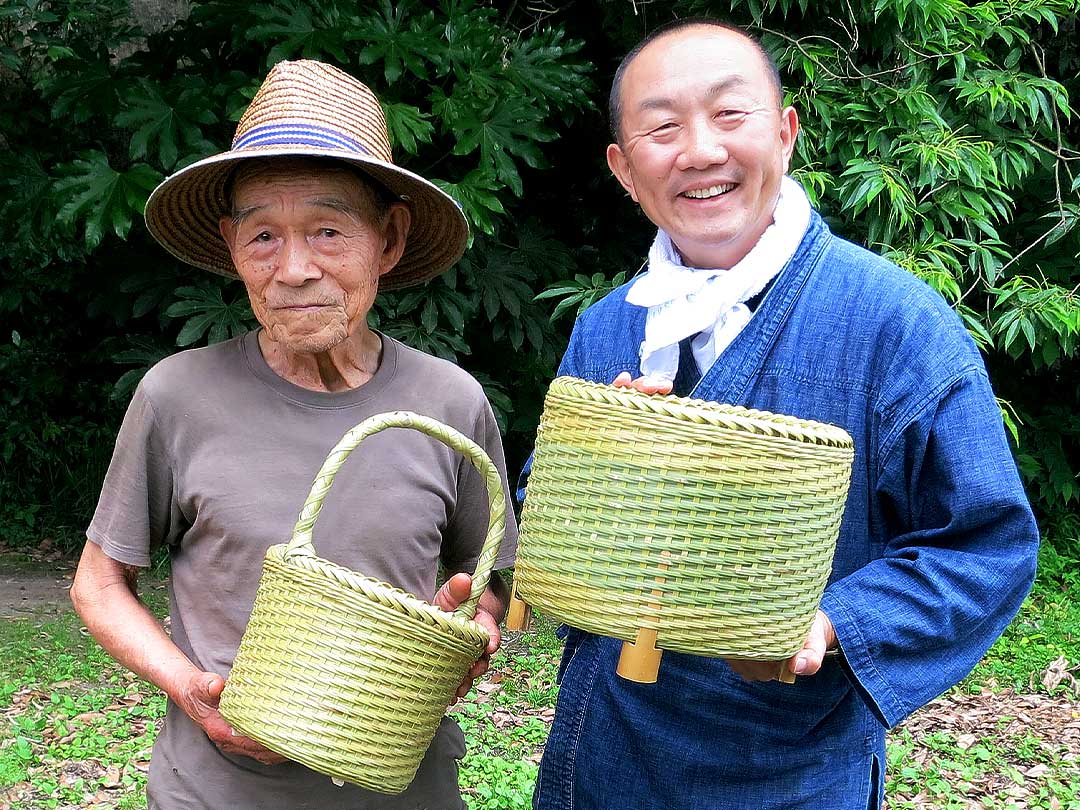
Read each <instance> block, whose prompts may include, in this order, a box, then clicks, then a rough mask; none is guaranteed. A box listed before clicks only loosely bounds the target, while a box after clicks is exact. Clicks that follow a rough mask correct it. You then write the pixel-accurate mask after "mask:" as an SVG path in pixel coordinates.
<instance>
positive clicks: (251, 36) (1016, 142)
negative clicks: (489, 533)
mask: <svg viewBox="0 0 1080 810" xmlns="http://www.w3.org/2000/svg"><path fill="white" fill-rule="evenodd" d="M249 11H250V13H249V14H245V15H238V14H237V13H236V6H235V4H233V3H228V2H225V0H206V1H204V2H193V3H191V10H190V14H189V16H187V17H186V18H183V19H179V20H176V21H175V22H173V23H171V24H168V25H166V26H165V27H164V28H162V29H161V30H155V31H153V32H147V31H142V30H140V28H139V25H138V24H137V22H136V21H135V20H134V19H133V17H132V12H131V7H130V4H129V3H127V2H126V0H9V2H8V3H7V4H6V5H5V6H4V7H3V8H2V9H0V144H2V145H3V147H4V148H3V149H2V150H0V267H2V268H3V276H2V278H0V320H2V321H3V323H4V330H3V332H2V333H0V380H2V382H0V459H3V463H4V467H3V475H2V476H0V526H3V527H4V528H3V529H2V530H0V531H2V532H3V534H4V539H8V540H15V541H16V542H30V541H31V540H32V539H33V538H35V537H40V536H41V535H42V534H58V535H59V540H60V541H61V542H64V543H68V544H70V545H75V544H77V543H78V542H80V530H81V528H82V527H83V526H85V524H86V522H87V521H88V519H89V514H90V510H91V509H92V506H93V503H94V500H95V498H96V492H97V489H98V487H99V485H100V481H101V477H102V476H103V474H104V470H105V466H106V464H107V461H108V455H109V448H110V445H111V437H112V436H113V435H114V434H115V430H116V427H117V425H118V423H119V419H120V415H121V410H122V408H123V404H124V402H125V401H126V399H127V397H128V396H129V395H130V392H131V390H132V388H133V386H134V385H135V384H136V383H137V381H138V379H139V378H140V377H141V375H142V374H143V373H144V372H145V370H146V368H147V367H149V365H151V364H152V363H154V362H156V361H157V360H158V359H160V358H161V357H163V356H165V354H167V353H169V352H171V351H175V350H177V349H178V348H183V347H189V346H197V345H202V344H204V343H206V342H213V341H217V340H221V339H225V338H227V337H229V336H231V335H235V334H237V333H238V332H240V331H242V330H243V329H245V328H247V327H248V326H249V325H250V324H251V323H252V321H251V315H250V311H249V309H248V308H247V305H246V302H245V301H244V296H243V292H242V290H241V288H240V287H239V286H238V285H235V284H232V285H230V284H229V283H227V282H224V281H223V280H221V279H218V278H216V277H213V276H211V275H210V274H207V273H204V272H202V271H196V270H193V269H191V268H188V267H185V266H182V265H181V264H180V263H178V262H176V261H175V260H173V259H171V258H170V257H169V256H168V255H167V254H166V253H165V252H164V251H163V250H162V249H161V248H160V247H158V246H157V245H156V244H155V243H154V242H153V240H152V239H151V238H150V237H149V235H148V233H147V232H146V230H145V227H144V226H143V224H142V220H141V212H142V209H143V206H144V204H145V201H146V198H147V195H148V194H149V192H150V190H151V189H152V188H153V186H154V184H155V183H156V182H158V180H160V178H162V177H163V176H165V175H166V174H168V173H170V172H173V171H176V170H177V169H178V168H180V167H183V166H185V165H187V164H189V163H191V162H192V161H194V160H197V159H199V158H201V157H203V156H205V155H208V154H211V153H213V152H215V151H217V150H219V149H222V148H224V147H225V146H227V144H228V143H229V141H230V140H231V137H232V133H233V129H234V126H235V121H236V120H238V118H239V116H240V114H241V113H242V111H243V109H244V108H245V106H246V105H247V103H248V101H249V100H250V99H251V97H252V95H253V94H254V92H255V90H256V88H257V86H258V84H259V82H260V80H261V77H262V76H263V75H265V72H266V70H267V69H268V68H269V67H270V66H271V65H272V64H274V63H275V62H276V61H278V60H280V59H295V58H300V57H314V58H319V59H324V60H326V61H329V62H331V63H334V64H337V65H339V66H341V67H343V68H344V69H346V70H348V71H349V72H351V73H352V74H353V75H356V76H357V77H359V78H361V79H362V80H363V81H365V82H367V83H368V84H369V85H371V86H372V87H373V88H374V89H375V90H376V91H377V93H378V95H379V97H380V100H381V102H382V105H383V110H384V113H385V115H386V118H387V122H388V127H389V130H390V136H391V140H392V143H393V146H394V151H395V159H396V160H397V161H398V162H399V163H400V164H401V165H403V166H405V167H406V168H408V169H410V170H413V171H416V172H418V173H420V174H422V175H424V176H427V177H430V178H431V179H433V180H434V181H435V182H436V183H437V184H438V185H439V186H440V187H442V188H443V189H444V190H446V191H447V193H449V194H450V195H451V196H453V197H454V198H455V199H456V200H457V201H458V202H459V203H460V204H461V206H462V209H463V210H464V212H465V214H466V216H467V217H468V219H469V222H470V224H471V226H472V242H471V244H470V248H469V251H468V252H467V254H466V256H465V258H464V259H463V260H462V261H461V262H460V263H459V265H458V266H457V267H456V268H455V269H454V270H453V271H451V272H450V273H447V274H446V275H445V276H443V277H441V278H439V279H436V280H434V281H432V282H430V283H428V284H426V285H424V286H422V287H420V288H417V289H413V290H404V291H400V292H395V293H389V294H385V295H383V296H380V300H379V301H378V303H377V305H376V309H375V310H374V311H373V312H372V314H371V319H372V322H373V323H375V324H377V325H378V327H379V328H381V329H383V330H385V331H386V332H387V333H389V334H391V335H393V336H395V337H398V338H400V339H402V340H404V341H406V342H408V343H410V344H411V345H414V346H416V347H418V348H421V349H423V350H425V351H430V352H432V353H433V354H437V355H440V356H442V357H446V358H449V359H453V360H455V361H456V362H459V363H461V364H462V365H464V366H465V367H466V368H467V369H469V370H470V371H471V372H473V373H474V374H475V375H476V376H477V377H478V378H479V379H480V380H481V381H482V382H483V383H484V385H485V388H486V390H487V391H488V394H489V396H490V398H491V399H492V402H493V405H494V406H495V410H496V415H497V417H498V419H499V422H500V425H501V426H502V427H503V428H504V430H505V431H506V432H507V435H506V442H507V451H508V452H507V455H508V462H509V466H510V468H511V469H513V468H515V467H517V466H519V465H520V463H521V461H522V460H523V458H524V455H525V454H526V452H527V451H528V448H529V445H530V443H531V438H532V434H533V430H534V428H535V424H536V421H537V416H538V412H539V408H540V402H541V399H542V392H543V390H544V388H545V386H546V383H547V382H548V380H549V379H550V377H551V375H552V373H553V371H554V369H555V367H556V364H557V362H558V358H559V355H560V354H561V351H562V348H563V346H564V345H565V343H564V342H565V338H566V335H567V334H568V331H569V328H570V324H571V320H572V318H570V317H566V316H568V315H574V314H577V313H580V312H581V311H582V310H583V308H584V307H586V306H588V305H589V304H590V303H592V302H594V301H595V300H597V299H598V298H599V297H600V296H602V295H603V294H605V293H606V292H607V291H609V290H610V289H612V288H613V287H615V286H617V285H618V284H621V283H623V282H624V281H626V280H627V279H628V278H629V277H630V276H631V275H632V274H633V273H634V272H635V270H636V269H637V268H638V267H639V266H640V264H641V260H642V258H643V257H644V255H645V251H646V250H647V247H648V244H649V241H650V239H651V236H652V228H651V227H649V226H648V225H647V223H645V221H644V220H643V218H642V217H641V215H640V213H639V212H638V211H637V209H636V206H634V205H633V204H632V202H631V201H630V200H629V199H627V198H625V195H624V194H623V193H622V191H621V189H620V188H619V187H618V185H617V184H616V183H615V182H614V181H613V180H612V179H611V178H610V176H609V172H608V170H607V167H606V165H605V164H604V160H603V152H604V147H605V145H606V142H607V136H606V122H605V121H604V120H603V116H602V114H601V113H600V112H599V111H600V110H601V109H603V108H604V107H605V106H606V92H607V83H608V81H609V78H610V74H611V72H612V69H613V68H614V65H615V63H616V62H617V60H618V59H619V58H620V57H621V55H622V54H623V53H625V52H626V50H628V49H629V47H630V46H632V45H633V44H634V43H635V42H636V41H637V40H638V39H639V38H640V37H641V36H642V35H643V34H644V33H646V32H647V31H648V30H649V29H651V28H652V27H654V26H655V25H657V24H659V23H660V22H663V21H664V20H665V19H666V18H667V16H669V15H678V16H686V15H689V14H701V13H704V14H712V15H715V16H721V17H723V18H724V19H727V20H729V21H731V22H734V23H741V24H746V25H749V26H750V27H751V29H752V30H753V31H755V32H756V33H759V34H761V35H762V37H763V41H764V44H765V46H766V47H767V48H768V49H769V50H770V51H771V52H772V53H774V54H775V55H776V57H777V61H778V63H779V66H780V69H781V73H782V77H783V80H784V83H785V86H786V88H787V94H788V98H789V100H790V101H791V103H792V104H794V105H795V106H796V108H797V109H798V111H799V115H800V120H801V122H802V132H801V135H800V137H799V140H798V142H797V145H796V154H795V157H794V162H793V173H794V174H795V175H796V176H797V177H798V178H799V179H800V180H802V182H803V183H804V184H805V186H806V187H807V189H808V191H809V193H810V195H811V198H812V199H813V201H814V203H815V205H817V206H818V207H819V208H820V210H821V211H822V212H823V214H824V215H825V216H826V217H827V218H828V220H829V222H830V224H831V225H832V226H833V227H834V228H835V229H836V230H837V231H838V232H839V233H841V234H842V235H844V236H845V237H847V238H849V239H852V240H854V241H856V242H860V243H863V244H866V245H868V246H869V247H871V248H872V249H874V250H877V251H879V252H881V253H883V254H884V255H886V256H888V257H889V258H890V259H892V260H893V261H896V262H897V263H899V264H900V265H902V266H903V267H906V268H907V269H909V270H910V271H911V272H913V273H915V274H916V275H918V276H920V277H921V278H923V279H924V280H926V281H927V282H928V283H929V284H930V285H931V286H933V287H934V288H935V289H937V290H938V291H939V292H940V293H941V294H942V295H943V296H944V297H945V298H946V299H947V300H948V301H949V302H950V303H951V304H952V305H953V306H954V307H955V308H956V310H957V312H958V313H959V314H960V316H961V317H962V318H963V320H964V322H965V324H966V325H967V326H968V328H969V330H970V331H971V333H972V336H973V338H974V339H975V340H976V341H977V343H978V344H979V346H980V348H982V349H983V351H984V352H985V353H986V356H987V361H988V365H989V368H990V371H991V376H992V378H993V380H994V383H995V387H996V389H997V391H998V394H999V395H1000V396H1001V398H1002V400H1003V415H1004V416H1005V418H1006V420H1007V424H1008V425H1009V427H1010V430H1014V431H1015V437H1016V439H1017V444H1018V460H1019V462H1020V465H1021V469H1022V471H1023V473H1024V475H1025V478H1026V480H1027V481H1028V483H1029V485H1030V491H1031V493H1032V496H1033V498H1034V500H1035V501H1036V504H1037V506H1038V509H1039V511H1040V516H1041V517H1042V518H1043V519H1044V520H1060V519H1061V516H1062V515H1066V514H1068V513H1069V512H1070V511H1072V510H1075V507H1076V504H1077V503H1078V502H1080V479H1078V477H1077V474H1078V471H1080V384H1078V383H1077V382H1076V381H1077V380H1078V379H1080V373H1078V372H1080V367H1078V354H1077V352H1078V348H1077V346H1078V335H1080V306H1078V301H1077V294H1076V289H1077V287H1078V285H1080V269H1078V267H1080V263H1078V261H1077V259H1078V258H1080V227H1078V225H1080V172H1078V171H1077V169H1078V167H1080V152H1078V145H1080V116H1078V115H1076V112H1075V109H1074V108H1075V106H1076V104H1075V99H1076V98H1077V93H1078V91H1080V80H1078V78H1077V74H1078V72H1080V46H1078V45H1077V42H1080V38H1078V27H1080V26H1078V11H1077V9H1076V6H1075V2H1074V0H983V2H979V3H974V4H971V3H964V2H960V0H861V2H856V3H850V2H847V1H846V0H844V1H843V2H842V0H798V2H795V1H794V0H725V2H723V3H718V2H715V0H679V2H674V3H670V4H667V5H666V6H664V7H663V9H662V10H661V8H660V6H659V5H657V4H640V3H639V4H635V3H631V2H630V0H573V2H571V3H568V4H561V5H560V4H554V5H553V4H548V5H543V4H541V5H540V6H536V5H534V4H520V3H515V4H498V3H494V2H490V0H402V1H401V2H390V0H380V2H378V3H370V4H357V3H346V2H342V0H319V2H315V3H301V2H298V1H297V0H270V2H266V3H261V4H257V5H255V6H252V7H251V8H250V9H249ZM1053 542H1054V543H1055V544H1057V543H1059V542H1062V541H1060V540H1056V539H1055V540H1054V541H1053Z"/></svg>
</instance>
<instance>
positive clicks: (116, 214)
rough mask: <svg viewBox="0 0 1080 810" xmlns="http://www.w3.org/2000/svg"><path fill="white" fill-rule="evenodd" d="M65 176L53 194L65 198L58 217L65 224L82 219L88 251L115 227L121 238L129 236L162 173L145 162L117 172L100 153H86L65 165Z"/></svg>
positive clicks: (57, 184) (57, 182) (54, 188)
mask: <svg viewBox="0 0 1080 810" xmlns="http://www.w3.org/2000/svg"><path fill="white" fill-rule="evenodd" d="M62 170H63V171H64V173H65V175H66V176H65V177H64V178H62V179H60V180H57V181H56V182H55V183H54V184H53V193H54V196H55V197H57V198H58V199H60V200H62V201H63V204H62V207H61V208H60V210H59V212H58V214H57V219H58V220H59V221H60V222H61V223H63V224H65V225H76V224H77V223H78V222H79V221H82V222H83V224H84V227H85V242H86V248H87V250H93V249H94V248H96V247H97V246H98V245H99V244H100V243H101V240H102V238H103V237H104V236H105V233H106V231H108V230H110V229H111V230H113V232H114V233H116V235H117V236H119V237H120V238H121V239H123V238H125V237H126V236H127V232H128V229H129V228H130V227H131V222H132V220H133V219H134V218H135V217H138V216H141V215H142V208H143V206H144V205H145V204H146V198H147V197H149V196H150V191H152V190H153V188H154V187H155V185H157V183H159V182H160V181H161V175H160V174H159V173H158V172H156V171H154V170H153V169H151V168H150V167H149V166H146V165H145V164H141V165H137V166H133V167H132V168H131V169H128V170H127V171H126V172H118V171H116V170H115V169H113V168H112V167H111V166H110V165H109V160H108V158H107V157H106V156H105V155H104V154H103V153H101V152H84V153H83V154H82V155H81V157H80V158H79V159H78V160H76V161H74V162H72V163H70V164H67V165H66V166H64V167H62Z"/></svg>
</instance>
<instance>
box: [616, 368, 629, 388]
mask: <svg viewBox="0 0 1080 810" xmlns="http://www.w3.org/2000/svg"><path fill="white" fill-rule="evenodd" d="M611 384H612V385H614V386H615V387H616V388H633V387H634V382H633V379H632V378H631V376H630V372H629V371H624V372H623V373H622V374H620V375H619V376H618V377H616V378H615V380H614V382H612V383H611Z"/></svg>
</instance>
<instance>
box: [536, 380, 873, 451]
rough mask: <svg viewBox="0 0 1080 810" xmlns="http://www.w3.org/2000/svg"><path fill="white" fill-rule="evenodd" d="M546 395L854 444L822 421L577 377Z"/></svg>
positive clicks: (785, 435)
mask: <svg viewBox="0 0 1080 810" xmlns="http://www.w3.org/2000/svg"><path fill="white" fill-rule="evenodd" d="M547 395H548V396H549V397H550V396H574V397H581V396H584V397H586V398H588V399H590V400H592V401H594V402H596V403H601V404H607V405H617V406H620V407H624V408H630V409H632V410H637V411H640V412H642V413H646V414H652V415H656V416H666V417H670V418H673V419H678V420H680V421H683V422H694V423H698V424H705V425H710V426H714V427H720V428H727V429H730V430H738V431H743V432H748V433H754V434H757V435H760V436H772V437H778V438H785V439H792V440H794V441H798V442H802V443H804V444H815V445H820V446H824V447H836V448H843V449H851V448H853V447H854V444H855V443H854V441H853V440H852V438H851V436H850V435H849V434H848V432H847V431H846V430H844V429H843V428H841V427H837V426H836V425H830V424H827V423H825V422H817V421H814V420H812V419H799V418H797V417H794V416H787V415H785V414H779V413H773V412H771V411H763V410H758V409H754V408H744V407H742V406H741V405H727V404H724V403H720V402H712V401H708V400H703V399H694V398H691V397H676V396H671V395H662V394H644V393H642V392H640V391H637V390H636V389H633V388H616V387H615V386H613V385H607V384H604V383H597V382H592V381H590V380H583V379H580V378H578V377H570V376H565V375H564V376H561V377H556V378H555V379H554V380H553V381H552V382H551V385H550V387H549V388H548V394H547Z"/></svg>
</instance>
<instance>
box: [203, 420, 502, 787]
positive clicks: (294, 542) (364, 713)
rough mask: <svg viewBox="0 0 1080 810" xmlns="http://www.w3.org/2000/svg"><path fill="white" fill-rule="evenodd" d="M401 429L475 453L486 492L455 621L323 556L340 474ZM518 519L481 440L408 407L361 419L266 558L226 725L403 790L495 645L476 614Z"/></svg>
mask: <svg viewBox="0 0 1080 810" xmlns="http://www.w3.org/2000/svg"><path fill="white" fill-rule="evenodd" d="M388 428H411V429H414V430H419V431H421V432H422V433H426V434H427V435H429V436H431V437H433V438H435V439H438V440H439V441H441V442H443V443H444V444H446V445H448V446H449V447H451V448H453V449H454V450H456V451H458V452H459V453H461V454H462V455H464V456H465V457H466V458H468V460H469V461H470V462H472V464H473V465H474V466H475V467H476V468H477V469H478V470H479V471H480V473H481V475H482V476H483V478H484V481H485V483H486V485H487V491H488V502H489V504H490V507H491V516H490V522H489V526H488V533H487V538H486V539H485V541H484V545H483V548H482V550H481V552H480V556H479V559H478V561H477V564H476V572H475V573H474V574H473V583H472V592H471V593H470V595H469V598H468V599H467V600H466V601H465V602H463V603H462V604H461V605H460V606H459V607H458V608H457V610H455V611H454V612H453V613H446V612H444V611H442V610H440V609H439V608H437V607H434V606H433V605H430V604H428V603H427V602H425V601H423V600H421V599H418V598H416V597H415V596H412V595H411V594H408V593H405V592H404V591H401V590H399V589H397V588H394V587H391V586H390V585H387V584H386V583H384V582H380V581H378V580H376V579H372V578H370V577H365V576H363V575H362V574H359V573H356V572H354V571H351V570H349V569H348V568H344V567H342V566H340V565H337V564H335V563H333V562H330V561H328V560H324V559H322V558H320V557H318V556H316V554H315V547H314V544H313V540H312V530H313V528H314V526H315V521H316V519H317V518H318V516H319V511H320V510H321V509H322V505H323V500H324V498H325V497H326V495H327V493H328V492H329V490H330V487H331V485H332V484H333V481H334V476H335V475H336V473H337V471H338V470H339V469H340V467H341V465H342V464H343V463H344V462H345V460H346V458H348V456H349V454H350V453H351V452H352V451H353V450H354V449H355V448H356V446H357V445H358V444H360V442H361V441H363V440H364V439H365V438H367V437H368V436H371V435H373V434H375V433H378V432H380V431H382V430H386V429H388ZM505 522H506V502H505V498H504V496H503V486H502V480H501V478H500V476H499V472H498V470H497V469H496V467H495V465H494V464H493V463H492V462H491V460H490V459H489V458H488V456H487V455H486V454H485V453H484V451H483V449H482V448H481V447H480V446H479V445H477V444H476V443H475V442H473V441H472V440H471V439H469V438H468V437H466V436H464V435H462V434H461V433H459V432H458V431H456V430H454V429H453V428H451V427H448V426H446V425H443V424H442V423H440V422H438V421H436V420H434V419H431V418H429V417H426V416H421V415H419V414H415V413H410V412H407V411H395V412H393V413H384V414H379V415H377V416H373V417H371V418H370V419H367V420H365V421H364V422H361V423H360V424H359V425H357V426H356V427H354V428H353V429H352V430H350V431H349V432H348V433H346V434H345V436H344V437H343V438H342V439H341V441H340V442H338V444H337V446H335V447H334V449H333V450H331V451H330V455H329V456H328V457H327V459H326V462H325V463H324V464H323V466H322V469H321V470H320V471H319V474H318V475H317V476H316V477H315V482H314V484H313V485H312V487H311V493H310V494H309V495H308V498H307V501H306V502H305V503H304V506H303V509H302V510H301V512H300V517H299V520H298V521H297V523H296V527H295V528H294V530H293V535H292V539H291V540H290V541H289V542H288V543H284V544H279V545H274V546H271V547H270V548H269V549H267V552H266V557H265V560H264V563H263V572H262V578H261V579H260V582H259V589H258V592H257V594H256V597H255V604H254V607H253V608H252V612H251V619H250V621H249V622H248V626H247V629H246V630H245V631H244V636H243V638H242V640H241V643H240V648H239V650H238V651H237V654H236V659H235V661H234V663H233V668H232V672H231V674H230V675H229V678H228V681H227V682H226V686H225V691H224V692H223V693H222V696H221V705H220V711H221V714H222V716H223V717H224V718H225V719H226V720H227V721H228V722H229V723H230V724H231V725H232V726H233V727H234V728H235V729H236V730H237V731H238V732H239V733H241V734H244V735H246V736H248V737H251V738H252V739H254V740H257V741H258V742H260V743H262V744H263V745H265V746H266V747H267V748H269V749H271V750H273V751H276V752H277V753H279V754H282V755H283V756H285V757H288V758H289V759H291V760H293V761H295V762H299V763H302V764H304V765H306V766H307V767H309V768H311V769H312V770H315V771H318V772H320V773H324V774H326V775H327V776H330V777H332V778H334V779H335V781H347V782H352V783H354V784H356V785H360V786H361V787H364V788H367V789H369V790H375V791H378V792H380V793H400V792H401V791H403V790H404V789H405V788H406V787H408V786H409V783H410V782H411V781H412V779H413V777H414V776H415V774H416V770H417V768H418V767H419V765H420V761H421V760H422V759H423V757H424V754H425V753H426V751H427V749H428V746H429V745H430V743H431V740H432V738H433V737H434V735H435V731H436V730H437V728H438V726H439V722H440V721H441V719H442V716H443V714H445V712H446V708H447V706H448V705H449V704H450V701H451V700H452V699H453V697H454V693H455V691H456V690H457V687H458V686H459V685H460V683H461V681H462V679H463V678H464V677H465V675H466V673H467V672H468V670H469V667H470V666H471V665H472V664H473V662H474V661H476V659H477V658H479V657H480V654H481V653H482V652H483V650H484V647H485V646H486V645H487V643H488V633H487V631H486V630H485V629H484V628H483V627H482V626H481V625H480V624H478V623H476V622H475V621H473V616H474V614H475V612H476V605H477V602H478V601H479V599H480V595H481V594H482V593H483V592H484V590H485V588H486V587H487V584H488V580H489V578H490V576H491V569H492V566H493V565H494V563H495V558H496V556H497V555H498V551H499V544H500V542H501V541H502V537H503V533H504V529H505Z"/></svg>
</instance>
